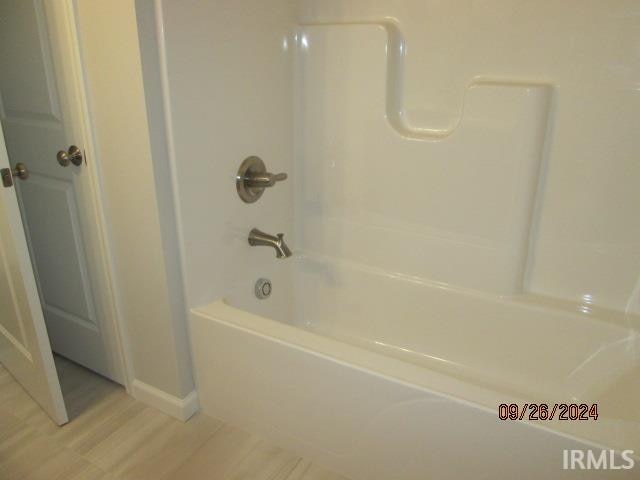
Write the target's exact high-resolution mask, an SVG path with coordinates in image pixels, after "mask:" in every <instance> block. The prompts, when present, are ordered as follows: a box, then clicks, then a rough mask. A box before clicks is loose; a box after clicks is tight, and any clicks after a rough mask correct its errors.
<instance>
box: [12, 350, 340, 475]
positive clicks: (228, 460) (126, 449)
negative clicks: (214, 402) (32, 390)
mask: <svg viewBox="0 0 640 480" xmlns="http://www.w3.org/2000/svg"><path fill="white" fill-rule="evenodd" d="M56 368H57V369H58V374H59V377H60V383H61V386H62V392H63V395H64V399H65V403H66V405H67V410H68V411H69V416H70V418H71V421H70V422H69V423H68V424H67V425H64V426H63V427H58V426H57V425H55V424H54V423H53V422H52V421H51V420H50V419H49V418H48V417H47V415H46V414H45V413H44V412H43V411H42V409H40V407H38V405H37V404H36V403H35V402H34V401H33V400H32V399H31V398H30V397H29V395H27V394H26V392H25V391H24V390H23V389H22V387H20V385H19V384H18V383H17V382H16V381H15V380H14V379H13V377H12V376H11V375H10V374H9V372H8V371H7V370H6V369H5V368H4V367H2V366H1V365H0V478H2V479H3V480H237V479H238V480H239V479H243V480H347V479H345V478H344V477H342V476H339V475H336V474H334V473H332V472H329V471H327V470H325V469H323V468H321V467H319V466H317V465H314V464H313V463H311V462H309V461H307V460H304V459H301V458H300V457H297V456H296V455H294V454H292V453H290V452H287V451H286V450H283V449H281V448H278V447H276V446H274V445H271V444H269V443H268V442H266V441H264V440H263V439H261V438H260V437H258V436H256V435H252V434H249V433H247V432H244V431H242V430H240V429H238V428H235V427H232V426H230V425H227V424H224V423H223V422H221V421H219V420H216V419H214V418H211V417H208V416H206V415H201V414H199V415H196V416H194V417H193V418H192V419H191V420H189V421H188V422H186V423H182V422H179V421H177V420H174V419H173V418H171V417H169V416H167V415H165V414H163V413H162V412H160V411H158V410H155V409H153V408H151V407H148V406H146V405H144V404H142V403H140V402H137V401H136V400H134V399H133V398H132V397H130V396H129V395H127V394H126V392H125V391H124V389H123V388H122V387H121V386H119V385H116V384H114V383H112V382H110V381H109V380H106V379H104V378H102V377H100V376H99V375H96V374H94V373H93V372H90V371H88V370H86V369H84V368H82V367H80V366H78V365H76V364H74V363H72V362H70V361H68V360H66V359H64V358H61V357H56Z"/></svg>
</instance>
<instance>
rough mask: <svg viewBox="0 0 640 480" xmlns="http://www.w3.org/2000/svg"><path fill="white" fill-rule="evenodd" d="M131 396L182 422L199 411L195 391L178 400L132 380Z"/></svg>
mask: <svg viewBox="0 0 640 480" xmlns="http://www.w3.org/2000/svg"><path fill="white" fill-rule="evenodd" d="M131 395H132V396H133V398H135V399H136V400H139V401H141V402H142V403H146V404H147V405H149V406H151V407H154V408H157V409H158V410H160V411H161V412H164V413H166V414H167V415H170V416H172V417H174V418H177V419H178V420H181V421H183V422H186V421H187V420H189V419H190V418H191V417H192V416H193V414H194V413H196V412H197V411H198V410H199V409H200V405H199V403H198V392H196V391H195V390H193V391H192V392H191V393H189V394H188V395H187V396H186V397H184V398H178V397H174V396H173V395H169V394H168V393H167V392H163V391H162V390H160V389H157V388H156V387H152V386H151V385H148V384H146V383H144V382H141V381H140V380H134V381H133V383H132V384H131Z"/></svg>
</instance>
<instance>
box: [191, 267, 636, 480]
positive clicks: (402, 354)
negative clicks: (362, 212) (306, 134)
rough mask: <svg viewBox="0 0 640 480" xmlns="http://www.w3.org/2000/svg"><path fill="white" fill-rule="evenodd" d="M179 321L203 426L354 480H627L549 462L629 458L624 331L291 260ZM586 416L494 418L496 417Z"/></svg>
mask: <svg viewBox="0 0 640 480" xmlns="http://www.w3.org/2000/svg"><path fill="white" fill-rule="evenodd" d="M291 260H292V261H290V262H281V263H279V264H278V265H277V266H274V269H275V270H274V271H273V272H266V273H267V275H271V274H272V275H273V277H274V278H277V279H287V281H284V280H283V281H282V283H283V285H282V286H281V287H282V288H279V287H280V286H279V284H278V282H275V281H274V293H273V295H272V297H271V298H269V299H267V300H257V299H255V298H254V297H253V295H252V281H254V280H255V279H247V282H246V284H244V285H243V284H239V285H238V286H237V287H238V288H235V289H234V290H233V291H231V292H230V293H229V295H228V296H227V297H225V298H224V299H221V300H219V301H217V302H214V303H211V304H209V305H205V306H202V307H200V308H196V309H193V310H192V312H191V316H190V332H191V342H192V348H193V355H194V363H195V371H196V372H197V383H198V390H199V395H200V401H201V405H202V408H203V411H204V412H205V413H208V414H210V415H212V416H215V417H218V418H221V419H223V420H227V421H230V422H232V423H235V424H238V425H240V426H244V427H245V428H248V429H250V430H252V431H257V432H260V433H262V434H263V435H266V436H267V437H269V438H272V439H273V440H275V441H277V442H278V443H280V444H281V445H283V446H285V447H287V448H290V449H293V450H295V451H297V452H298V453H300V454H301V455H304V456H307V457H309V458H312V459H314V460H316V461H318V462H319V463H321V464H323V465H325V466H327V467H329V468H332V469H334V470H336V471H338V472H340V473H343V474H345V475H347V476H349V477H350V478H353V479H355V480H360V479H362V480H365V479H367V480H373V479H380V480H390V479H400V480H405V479H406V480H413V479H425V478H429V479H431V478H433V479H448V478H451V479H468V478H487V479H488V478H492V479H496V478H497V479H502V478H504V479H511V478H515V477H516V475H517V477H518V478H526V479H528V478H531V479H540V478H554V479H555V478H558V479H560V478H599V479H602V478H638V472H639V470H638V469H637V468H638V467H636V469H634V470H615V471H612V470H607V471H595V472H594V471H571V470H563V469H562V458H563V450H565V449H583V450H584V449H598V452H599V449H601V448H607V449H614V450H617V451H618V453H619V452H620V451H624V450H633V451H634V454H633V455H636V454H637V453H640V385H639V382H640V367H639V352H640V341H639V340H638V328H637V321H638V319H637V318H634V317H630V316H625V315H622V314H619V313H616V312H608V311H602V310H596V309H592V308H591V307H589V306H588V305H581V306H573V305H568V304H566V303H565V302H558V301H554V300H551V299H546V298H540V297H535V296H532V295H527V296H514V297H498V296H492V295H486V294H482V293H478V292H474V291H467V290H460V289H454V288H451V287H448V286H446V285H440V284H435V283H430V282H426V281H424V280H421V279H417V278H411V277H406V276H403V275H399V274H398V275H395V274H389V273H388V272H383V271H378V270H376V269H372V268H369V267H365V266H362V265H358V264H352V263H349V262H344V261H338V260H333V259H328V258H324V257H319V256H314V255H298V256H296V257H295V259H291ZM513 403H515V404H518V405H520V406H522V405H524V404H531V403H536V404H539V403H547V404H549V405H550V408H551V407H552V406H553V405H555V404H562V403H566V404H572V403H574V404H583V403H584V404H588V405H592V404H597V405H598V418H597V420H595V419H589V420H586V421H579V420H574V421H571V420H568V421H561V420H558V419H557V418H556V419H554V420H553V421H551V420H546V421H541V420H540V421H530V420H529V419H528V418H526V417H523V419H522V420H516V421H508V420H507V421H503V420H500V419H499V418H498V406H499V405H500V404H513Z"/></svg>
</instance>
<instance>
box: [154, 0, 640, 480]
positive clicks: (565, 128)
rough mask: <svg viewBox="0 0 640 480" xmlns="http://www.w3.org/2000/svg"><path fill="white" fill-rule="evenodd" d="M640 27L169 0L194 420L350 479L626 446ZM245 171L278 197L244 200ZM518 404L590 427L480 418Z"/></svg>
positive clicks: (634, 301) (305, 2)
mask: <svg viewBox="0 0 640 480" xmlns="http://www.w3.org/2000/svg"><path fill="white" fill-rule="evenodd" d="M636 10H637V8H636V7H635V4H634V3H633V2H632V1H631V0H621V1H618V2H613V3H611V2H608V3H607V4H604V3H601V4H596V3H593V2H592V3H590V4H589V5H584V4H583V3H580V2H563V3H562V5H558V4H557V2H552V1H551V0H544V1H542V2H535V3H532V2H528V1H525V0H521V1H516V2H514V1H512V0H510V1H507V0H490V1H489V2H484V3H482V5H479V4H478V3H477V2H462V3H457V4H455V5H452V4H451V2H449V3H447V2H444V3H443V2H437V1H426V2H424V1H417V0H389V1H383V2H379V1H378V2H374V1H371V0H354V1H351V2H343V1H337V0H323V1H320V0H277V1H274V2H269V6H268V7H266V6H265V4H264V2H259V1H258V0H245V1H242V2H238V1H232V0H222V1H218V2H198V1H195V0H184V1H180V2H178V1H172V0H165V1H163V2H162V15H161V17H162V22H163V23H162V31H161V37H160V38H161V39H162V48H161V49H160V54H161V58H162V59H163V62H162V63H163V65H164V71H163V78H164V83H163V94H164V100H165V111H166V112H168V113H167V125H168V127H167V128H168V130H169V131H170V133H171V135H170V136H171V139H172V149H171V152H170V156H171V162H172V165H173V172H174V188H175V192H174V194H175V198H176V204H177V208H176V212H177V213H176V218H177V221H178V224H179V236H180V245H181V255H182V257H183V276H184V281H185V288H184V290H185V292H186V303H187V306H188V308H189V309H191V315H190V320H189V323H190V333H191V343H192V349H193V355H194V366H195V371H196V377H197V384H198V390H199V395H200V400H201V405H202V409H203V411H205V412H207V413H210V414H212V415H213V416H217V417H221V418H223V419H225V420H229V421H232V422H238V423H240V424H242V425H244V426H245V427H247V428H253V429H255V430H257V431H260V432H262V433H264V434H267V435H269V436H271V437H272V438H275V439H277V440H278V441H279V442H281V443H282V444H283V445H286V446H289V447H290V448H293V449H296V450H297V451H299V452H300V453H303V454H305V455H309V456H311V457H312V458H314V459H317V460H319V461H320V462H322V463H324V464H326V465H329V466H331V467H332V468H334V469H336V470H338V471H340V472H342V473H344V474H346V475H348V476H351V477H353V478H354V479H355V480H360V479H367V480H371V479H375V478H379V479H384V480H388V479H389V478H402V479H403V480H408V479H413V478H416V479H417V478H420V479H423V478H425V477H428V476H429V475H431V476H433V478H454V479H457V478H471V477H472V476H473V477H474V478H478V472H481V474H482V475H485V476H484V477H483V476H481V477H480V478H512V477H515V476H516V475H517V476H518V478H532V479H534V478H535V479H538V478H575V477H574V476H572V475H576V473H575V472H566V471H563V470H561V462H562V457H561V455H562V449H564V448H590V447H593V446H597V445H601V446H604V447H607V448H614V449H618V450H625V449H635V450H636V453H638V452H640V411H639V410H638V405H640V389H639V388H638V387H637V382H636V381H635V380H634V379H637V375H638V373H639V372H640V370H639V369H640V355H639V354H638V352H639V351H640V349H639V347H640V345H639V343H638V342H639V340H638V332H639V331H640V310H639V308H638V305H640V295H639V293H638V292H640V289H639V287H638V285H640V281H639V279H640V247H639V245H640V217H639V216H638V215H637V214H636V212H635V209H637V205H638V204H640V190H639V189H638V188H637V185H638V183H639V181H640V163H638V161H637V152H638V151H639V150H640V138H639V137H638V136H637V135H636V133H635V131H634V129H633V127H632V126H633V125H636V124H637V123H638V112H639V111H640V108H639V107H640V104H639V103H638V102H639V101H640V96H638V95H637V77H638V68H637V65H638V62H637V52H635V51H634V50H633V49H632V48H630V46H631V45H633V44H634V41H635V40H634V39H635V38H636V36H637V32H636V29H635V23H634V19H635V18H636V16H637V15H636ZM550 12H553V13H552V14H551V13H550ZM612 39H616V41H612ZM195 59H197V61H195ZM194 119H197V121H195V122H194ZM252 155H256V156H259V157H261V158H262V159H263V160H264V162H265V163H266V164H267V165H268V166H269V170H270V171H274V172H285V173H287V174H288V179H287V181H286V182H283V183H282V184H279V185H278V186H277V188H273V189H271V190H270V191H269V192H268V193H267V194H265V195H264V196H263V197H262V198H260V199H259V200H258V201H257V202H255V203H252V204H247V203H244V202H242V201H241V200H240V199H239V198H238V195H237V192H236V178H235V174H236V172H237V170H238V167H239V166H240V164H241V162H242V161H243V160H244V159H245V158H247V157H249V156H252ZM186 167H188V168H186ZM253 228H260V229H261V230H264V231H268V232H283V233H284V234H285V236H286V238H287V243H288V245H289V247H291V250H293V252H294V256H293V257H292V258H288V259H285V260H276V259H275V258H274V255H273V251H270V250H269V249H264V248H252V247H250V246H249V245H248V243H247V236H248V235H249V232H250V231H251V230H252V229H253ZM258 279H268V280H269V281H270V284H271V286H272V293H271V295H270V296H269V298H268V299H258V298H256V297H255V296H254V285H255V282H256V281H257V280H258ZM510 402H517V403H521V404H524V403H531V402H547V403H551V404H554V403H576V402H585V403H586V402H589V403H592V402H598V403H599V404H600V413H601V417H600V418H599V420H598V421H593V422H577V423H576V422H543V423H535V424H529V423H528V422H526V421H523V422H502V421H499V420H498V418H497V407H498V404H500V403H510ZM489 439H490V440H489ZM460 455H463V456H464V458H465V459H466V460H468V461H466V462H460V461H459V458H460ZM505 457H506V458H505ZM392 472H393V473H392ZM397 472H402V475H400V476H398V474H397ZM505 472H507V473H505ZM580 473H584V472H580ZM596 473H597V475H595V476H594V478H609V477H605V476H602V472H596ZM614 474H617V475H622V476H624V475H631V474H629V473H628V472H614ZM526 475H529V476H528V477H527V476H526ZM563 475H564V476H563ZM578 478H589V477H588V476H580V477H578ZM612 478H618V477H612ZM629 478H630V477H629Z"/></svg>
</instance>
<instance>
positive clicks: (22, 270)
mask: <svg viewBox="0 0 640 480" xmlns="http://www.w3.org/2000/svg"><path fill="white" fill-rule="evenodd" d="M8 168H9V159H8V158H7V153H6V149H5V144H4V138H3V136H2V132H0V169H8ZM15 181H16V182H17V181H19V180H18V179H17V178H16V179H15ZM0 362H2V364H3V365H4V366H5V367H6V368H7V369H8V370H9V371H10V372H11V374H12V375H13V376H14V377H15V378H16V379H17V380H18V382H20V384H21V385H22V386H23V387H24V388H25V389H26V390H27V391H28V392H29V393H30V394H31V396H32V397H33V398H34V399H35V400H36V401H37V402H38V403H39V404H40V405H41V406H42V408H43V409H44V410H45V411H46V412H47V413H48V414H49V415H50V416H51V418H52V419H53V420H54V421H55V422H56V423H57V424H58V425H62V424H63V423H66V422H67V411H66V409H65V406H64V401H63V399H62V392H61V391H60V383H59V382H58V376H57V373H56V368H55V365H54V363H53V355H52V354H51V347H50V346H49V339H48V338H47V330H46V328H45V324H44V319H43V317H42V309H41V308H40V303H39V299H38V291H37V289H36V282H35V279H34V276H33V269H32V267H31V261H30V258H29V252H28V251H27V243H26V239H25V235H24V228H23V226H22V219H21V217H20V210H19V207H18V201H17V199H16V192H15V189H14V188H12V187H8V188H5V187H2V186H1V185H0Z"/></svg>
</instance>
